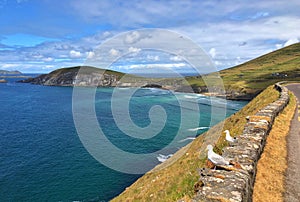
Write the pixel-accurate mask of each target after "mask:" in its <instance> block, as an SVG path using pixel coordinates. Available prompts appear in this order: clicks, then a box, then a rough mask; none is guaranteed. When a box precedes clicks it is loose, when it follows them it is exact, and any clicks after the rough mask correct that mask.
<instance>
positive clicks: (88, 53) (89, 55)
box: [86, 51, 95, 59]
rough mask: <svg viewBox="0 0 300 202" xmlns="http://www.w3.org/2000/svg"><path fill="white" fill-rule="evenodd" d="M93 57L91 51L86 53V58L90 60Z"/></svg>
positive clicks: (93, 54)
mask: <svg viewBox="0 0 300 202" xmlns="http://www.w3.org/2000/svg"><path fill="white" fill-rule="evenodd" d="M94 56H95V53H94V52H93V51H88V52H86V58H87V59H92V58H93V57H94Z"/></svg>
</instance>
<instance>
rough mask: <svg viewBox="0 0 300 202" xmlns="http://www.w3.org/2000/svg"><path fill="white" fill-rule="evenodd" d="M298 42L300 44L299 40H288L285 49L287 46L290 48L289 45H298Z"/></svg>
mask: <svg viewBox="0 0 300 202" xmlns="http://www.w3.org/2000/svg"><path fill="white" fill-rule="evenodd" d="M298 42H299V39H298V38H292V39H289V40H287V42H285V44H284V45H283V47H286V46H289V45H292V44H294V43H298Z"/></svg>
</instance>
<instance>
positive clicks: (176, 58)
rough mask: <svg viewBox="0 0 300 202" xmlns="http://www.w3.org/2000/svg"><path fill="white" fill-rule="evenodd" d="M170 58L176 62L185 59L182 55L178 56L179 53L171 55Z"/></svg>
mask: <svg viewBox="0 0 300 202" xmlns="http://www.w3.org/2000/svg"><path fill="white" fill-rule="evenodd" d="M170 60H171V61H174V62H180V61H183V59H182V57H180V56H178V55H175V56H171V57H170Z"/></svg>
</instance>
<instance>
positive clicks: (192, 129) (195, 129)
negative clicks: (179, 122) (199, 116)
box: [188, 127, 209, 131]
mask: <svg viewBox="0 0 300 202" xmlns="http://www.w3.org/2000/svg"><path fill="white" fill-rule="evenodd" d="M208 128H209V127H197V128H190V129H188V131H197V130H204V129H208Z"/></svg>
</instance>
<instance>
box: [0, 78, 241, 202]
mask: <svg viewBox="0 0 300 202" xmlns="http://www.w3.org/2000/svg"><path fill="white" fill-rule="evenodd" d="M72 90H73V89H72V88H70V87H49V86H38V85H30V84H19V83H14V82H13V80H10V83H7V84H0V114H1V116H0V123H1V125H0V126H1V128H0V129H1V130H0V201H108V200H109V199H111V198H113V197H114V196H116V195H118V194H119V193H120V192H122V191H123V190H124V189H125V188H126V187H128V186H129V185H130V184H131V183H133V182H134V181H135V180H136V179H137V178H138V177H140V175H134V174H125V173H121V172H118V171H115V170H113V169H111V168H109V167H107V166H105V165H102V164H101V163H99V162H98V161H97V160H95V159H94V158H93V157H92V156H91V155H90V154H89V152H88V151H87V150H86V149H85V148H84V146H83V144H82V143H81V141H80V138H79V136H78V134H77V131H76V128H75V125H74V121H73V114H72ZM85 90H87V91H88V90H89V89H85ZM113 90H114V89H113V88H99V89H97V92H96V98H95V110H96V116H97V120H98V121H99V124H100V125H101V128H102V130H103V132H104V134H105V135H106V137H107V138H108V139H109V140H110V141H111V142H112V143H113V144H114V145H115V146H116V147H118V148H120V149H122V150H124V151H127V152H131V153H136V154H144V153H152V152H158V153H155V154H154V155H153V156H151V157H149V159H145V161H146V162H148V163H146V164H143V165H135V166H144V167H145V168H146V169H147V170H149V169H151V168H152V167H153V166H155V165H156V164H158V163H160V162H159V161H158V159H157V155H158V154H162V155H168V154H172V153H174V152H176V151H177V150H178V149H179V148H180V147H182V146H184V145H185V144H187V143H189V142H190V141H191V139H193V137H195V136H196V135H198V134H200V133H202V132H205V131H206V130H207V129H208V127H209V126H210V124H211V119H210V116H211V113H210V110H211V106H210V104H211V102H212V101H213V102H215V101H217V102H224V100H221V99H217V100H210V99H209V98H207V97H203V96H202V97H200V96H199V97H198V96H196V97H193V96H194V95H190V94H176V96H177V97H176V96H174V94H173V93H171V92H169V91H162V90H157V89H141V90H138V91H137V92H136V93H135V94H134V96H133V97H132V98H131V99H130V106H129V109H130V116H131V119H132V120H133V122H134V123H135V124H136V125H137V126H139V127H146V126H147V125H149V124H150V119H149V117H148V113H149V110H150V109H151V107H152V106H154V105H160V106H162V107H163V108H164V109H165V112H166V114H167V115H168V118H167V120H166V124H165V127H164V128H163V130H162V131H161V132H160V133H159V134H158V135H157V136H155V137H153V138H150V139H146V140H140V139H137V138H133V137H131V136H128V135H126V134H125V133H124V132H123V131H122V130H120V129H119V128H118V125H117V124H116V123H115V122H114V115H113V114H112V112H111V104H112V103H111V96H112V92H113ZM124 91H126V89H124ZM178 97H181V98H182V100H184V102H190V103H194V104H195V102H196V103H197V106H199V108H200V114H201V115H200V121H199V122H197V124H191V125H189V121H187V122H186V124H185V125H184V126H181V129H180V130H181V133H180V134H179V136H177V137H176V138H179V140H180V141H176V143H175V144H172V145H170V146H168V145H169V143H170V142H171V141H172V140H173V139H174V138H175V137H174V135H173V134H177V133H178V130H179V127H180V117H181V115H182V113H185V112H188V113H189V114H190V118H191V119H195V117H197V116H199V112H197V111H195V110H194V109H193V108H190V109H189V108H186V109H181V108H180V106H179V105H180V103H179V102H178V100H177V99H176V98H178ZM120 99H122V97H120ZM82 103H84V100H82ZM245 104H246V102H237V101H235V102H233V101H229V102H228V103H227V106H228V107H227V116H229V115H231V114H233V113H235V112H236V111H237V110H239V109H240V108H242V107H243V106H244V105H245ZM223 118H224V117H220V120H221V119H223ZM220 120H218V118H216V119H214V120H213V123H212V124H215V123H214V122H218V121H220ZM191 122H192V121H191ZM197 128H198V129H197ZM162 148H164V149H163V152H164V153H161V151H160V150H161V149H162ZM124 161H126V159H124ZM116 163H117V164H118V163H120V164H122V163H124V162H116Z"/></svg>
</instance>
